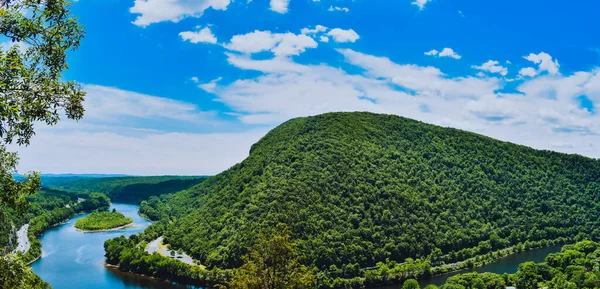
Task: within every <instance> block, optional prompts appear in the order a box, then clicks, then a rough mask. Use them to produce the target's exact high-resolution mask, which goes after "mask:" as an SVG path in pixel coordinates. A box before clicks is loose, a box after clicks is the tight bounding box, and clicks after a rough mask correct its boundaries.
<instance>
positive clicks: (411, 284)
mask: <svg viewBox="0 0 600 289" xmlns="http://www.w3.org/2000/svg"><path fill="white" fill-rule="evenodd" d="M402 289H421V286H419V282H417V280H415V279H408V280H406V281H404V285H402Z"/></svg>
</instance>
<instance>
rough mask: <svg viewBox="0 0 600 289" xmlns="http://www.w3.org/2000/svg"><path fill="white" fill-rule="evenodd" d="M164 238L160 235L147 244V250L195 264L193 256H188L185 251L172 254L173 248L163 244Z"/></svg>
mask: <svg viewBox="0 0 600 289" xmlns="http://www.w3.org/2000/svg"><path fill="white" fill-rule="evenodd" d="M163 239H164V238H163V237H158V238H157V239H156V240H154V241H152V242H150V243H148V246H146V252H148V253H149V254H152V253H154V252H158V253H159V254H161V255H163V256H166V257H169V258H171V259H177V260H179V261H181V262H183V263H186V264H190V265H195V264H194V259H192V257H190V256H188V255H187V254H185V253H183V254H179V253H177V252H175V254H174V255H171V250H169V248H167V247H166V246H162V241H163Z"/></svg>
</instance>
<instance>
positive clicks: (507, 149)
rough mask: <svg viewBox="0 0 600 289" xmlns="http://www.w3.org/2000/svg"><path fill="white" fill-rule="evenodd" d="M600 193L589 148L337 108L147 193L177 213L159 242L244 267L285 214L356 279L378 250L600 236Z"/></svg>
mask: <svg viewBox="0 0 600 289" xmlns="http://www.w3.org/2000/svg"><path fill="white" fill-rule="evenodd" d="M599 200H600V161H597V160H594V159H590V158H586V157H582V156H578V155H567V154H562V153H556V152H550V151H541V150H534V149H531V148H528V147H525V146H520V145H515V144H511V143H507V142H502V141H498V140H494V139H492V138H489V137H485V136H481V135H478V134H474V133H469V132H465V131H461V130H457V129H450V128H443V127H438V126H434V125H429V124H425V123H422V122H418V121H414V120H410V119H406V118H401V117H397V116H391V115H378V114H372V113H329V114H324V115H319V116H314V117H306V118H297V119H292V120H290V121H288V122H286V123H284V124H282V125H280V126H278V127H277V128H275V129H273V130H272V131H271V132H269V133H268V134H267V135H266V136H265V137H263V138H262V139H261V140H260V141H259V142H258V143H256V144H255V145H253V146H252V148H251V150H250V156H249V157H248V158H247V159H246V160H244V161H243V162H241V163H239V164H237V165H235V166H233V167H232V168H230V169H229V170H226V171H224V172H223V173H221V174H219V175H216V176H214V177H211V178H209V179H208V180H206V181H205V182H203V183H201V184H199V185H197V186H195V187H192V188H190V189H189V190H186V191H183V192H179V193H177V194H175V195H174V196H172V197H171V198H168V199H164V200H163V201H160V200H158V199H157V198H155V199H154V200H153V202H151V203H152V206H153V209H154V210H158V211H161V212H163V214H165V215H168V216H169V217H170V218H171V220H172V221H174V222H173V223H171V224H169V225H168V226H167V228H166V231H165V241H166V242H167V243H169V244H171V246H172V247H173V248H182V249H184V250H185V251H186V252H187V253H189V254H191V255H192V256H194V258H197V259H198V260H199V261H200V262H201V263H202V264H203V265H207V266H208V267H209V268H211V267H221V268H232V267H238V266H240V265H241V256H242V255H243V254H244V253H245V252H246V250H247V248H248V247H250V246H251V245H252V244H253V242H254V241H255V239H256V237H257V232H260V231H264V230H266V229H267V228H272V227H274V226H275V225H276V224H277V223H279V222H282V223H285V224H287V225H288V226H289V227H290V228H291V231H292V237H293V239H294V240H295V241H296V243H297V244H298V250H299V251H300V254H301V256H302V258H303V260H304V262H305V263H306V264H308V265H315V266H316V267H318V269H319V270H320V271H322V272H325V271H327V272H329V273H328V274H332V275H337V276H342V277H345V278H349V277H353V276H359V275H361V274H364V272H363V270H359V268H365V267H370V266H375V265H376V264H377V262H388V263H390V264H394V262H393V261H398V262H403V261H404V260H405V259H406V258H409V257H410V258H421V259H423V258H425V257H430V258H431V260H432V264H435V263H436V262H438V261H445V262H447V263H448V262H451V261H455V260H464V259H466V258H468V257H472V256H475V255H482V254H485V253H487V252H490V251H493V250H497V249H500V248H506V247H509V246H511V245H515V244H518V243H520V242H525V241H541V240H556V239H558V238H567V239H583V238H591V239H596V238H598V237H600V230H599V228H600V219H599V218H598V216H597V212H598V211H599V210H600V202H599ZM157 226H158V225H157ZM155 229H156V226H155ZM563 240H564V239H563ZM386 260H387V261H386Z"/></svg>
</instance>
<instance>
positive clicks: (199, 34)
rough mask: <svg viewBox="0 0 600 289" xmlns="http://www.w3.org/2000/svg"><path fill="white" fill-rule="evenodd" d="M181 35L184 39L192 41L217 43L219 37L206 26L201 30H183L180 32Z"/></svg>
mask: <svg viewBox="0 0 600 289" xmlns="http://www.w3.org/2000/svg"><path fill="white" fill-rule="evenodd" d="M179 36H181V39H183V40H184V41H186V40H187V41H189V42H191V43H211V44H216V43H217V38H216V37H215V35H214V34H213V33H212V31H210V28H208V27H205V28H204V29H202V30H200V31H183V32H181V33H179Z"/></svg>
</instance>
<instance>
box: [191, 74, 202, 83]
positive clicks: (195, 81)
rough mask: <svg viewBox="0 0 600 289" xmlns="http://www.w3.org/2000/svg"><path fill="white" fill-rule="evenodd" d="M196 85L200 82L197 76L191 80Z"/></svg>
mask: <svg viewBox="0 0 600 289" xmlns="http://www.w3.org/2000/svg"><path fill="white" fill-rule="evenodd" d="M190 79H191V80H192V81H193V82H194V83H198V82H200V79H198V77H196V76H192V78H190Z"/></svg>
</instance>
